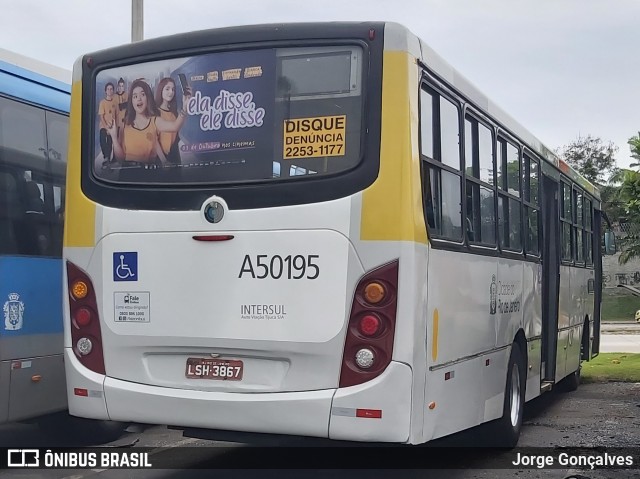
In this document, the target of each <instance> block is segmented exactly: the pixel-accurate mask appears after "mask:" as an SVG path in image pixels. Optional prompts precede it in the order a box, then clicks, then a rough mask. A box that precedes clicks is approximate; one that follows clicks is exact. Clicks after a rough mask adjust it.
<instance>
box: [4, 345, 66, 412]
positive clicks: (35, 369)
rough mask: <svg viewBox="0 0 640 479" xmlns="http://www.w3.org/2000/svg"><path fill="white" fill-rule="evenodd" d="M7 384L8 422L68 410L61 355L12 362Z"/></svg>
mask: <svg viewBox="0 0 640 479" xmlns="http://www.w3.org/2000/svg"><path fill="white" fill-rule="evenodd" d="M18 365H19V366H20V367H18ZM10 381H11V390H10V393H9V421H19V420H22V419H27V418H30V417H33V416H39V415H42V414H47V413H52V412H57V411H62V410H63V409H66V407H67V400H66V394H65V374H64V361H63V359H62V355H61V354H57V355H55V356H45V357H40V358H31V359H28V360H23V361H18V362H13V363H12V368H11V379H10Z"/></svg>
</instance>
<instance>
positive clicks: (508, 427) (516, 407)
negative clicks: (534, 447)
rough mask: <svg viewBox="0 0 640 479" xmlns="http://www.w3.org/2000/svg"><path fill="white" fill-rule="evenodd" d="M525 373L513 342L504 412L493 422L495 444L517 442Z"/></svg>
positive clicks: (503, 445) (520, 426)
mask: <svg viewBox="0 0 640 479" xmlns="http://www.w3.org/2000/svg"><path fill="white" fill-rule="evenodd" d="M525 374H526V373H525V367H524V359H523V355H522V351H521V350H520V346H518V344H517V343H513V344H512V345H511V355H510V356H509V366H508V367H507V381H506V387H505V391H504V410H503V411H504V412H503V414H502V417H501V418H500V419H498V420H497V422H496V424H495V426H496V435H495V439H496V442H497V444H496V445H497V446H500V447H508V448H512V447H515V446H516V444H518V438H519V437H520V429H521V428H522V418H523V415H524V394H525Z"/></svg>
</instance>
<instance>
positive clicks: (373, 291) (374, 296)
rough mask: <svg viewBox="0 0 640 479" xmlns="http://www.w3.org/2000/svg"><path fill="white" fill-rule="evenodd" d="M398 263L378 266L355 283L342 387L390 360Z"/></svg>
mask: <svg viewBox="0 0 640 479" xmlns="http://www.w3.org/2000/svg"><path fill="white" fill-rule="evenodd" d="M398 265H399V263H398V260H395V261H393V262H391V263H388V264H386V265H384V266H381V267H379V268H376V269H374V270H372V271H370V272H369V273H367V274H366V275H365V276H364V277H363V278H362V279H361V280H360V281H359V282H358V285H357V286H356V290H355V295H354V298H353V302H352V305H351V315H350V316H349V324H348V326H347V336H346V339H345V345H344V352H343V356H342V369H341V371H340V387H341V388H342V387H348V386H354V385H356V384H362V383H364V382H366V381H370V380H371V379H373V378H375V377H377V376H379V375H380V374H381V373H382V372H383V371H384V370H385V369H386V368H387V366H388V365H389V363H390V362H391V357H392V353H393V339H394V334H395V325H396V309H397V290H398Z"/></svg>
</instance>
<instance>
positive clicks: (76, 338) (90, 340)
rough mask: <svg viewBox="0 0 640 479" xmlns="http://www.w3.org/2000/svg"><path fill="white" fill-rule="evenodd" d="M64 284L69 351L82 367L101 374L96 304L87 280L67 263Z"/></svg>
mask: <svg viewBox="0 0 640 479" xmlns="http://www.w3.org/2000/svg"><path fill="white" fill-rule="evenodd" d="M67 284H68V286H69V296H68V298H67V299H68V301H69V311H70V312H71V318H69V319H70V321H71V328H70V329H71V343H72V346H73V352H74V353H75V355H76V357H77V358H78V360H79V361H80V363H82V365H83V366H85V367H86V368H88V369H90V370H92V371H94V372H96V373H99V374H105V368H104V355H103V353H102V334H101V332H100V321H99V316H98V313H97V311H98V304H97V302H96V292H95V288H94V287H93V283H92V282H91V278H89V275H87V273H85V272H84V271H82V270H81V269H80V268H78V267H77V266H76V265H75V264H73V263H71V262H70V261H67Z"/></svg>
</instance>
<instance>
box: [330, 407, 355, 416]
mask: <svg viewBox="0 0 640 479" xmlns="http://www.w3.org/2000/svg"><path fill="white" fill-rule="evenodd" d="M331 415H332V416H346V417H356V410H355V408H350V407H332V408H331Z"/></svg>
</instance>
